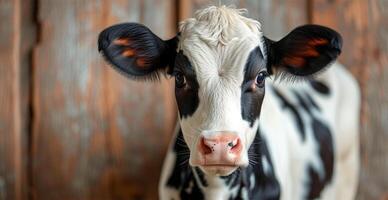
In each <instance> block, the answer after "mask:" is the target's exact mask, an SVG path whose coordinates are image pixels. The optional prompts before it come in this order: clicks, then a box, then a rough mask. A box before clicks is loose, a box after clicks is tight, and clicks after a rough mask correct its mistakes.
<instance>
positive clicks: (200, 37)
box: [178, 6, 265, 82]
mask: <svg viewBox="0 0 388 200" xmlns="http://www.w3.org/2000/svg"><path fill="white" fill-rule="evenodd" d="M244 12H245V10H244V9H234V8H230V7H226V6H220V7H216V6H212V7H208V8H206V9H203V10H199V11H197V12H196V13H195V17H194V18H189V19H187V20H184V21H183V22H181V24H180V28H179V29H180V37H179V45H178V51H180V50H182V51H183V52H184V54H185V55H186V56H187V57H188V58H189V60H190V62H191V64H192V66H193V67H194V70H195V71H196V73H197V77H198V78H199V79H208V78H212V77H215V75H217V74H218V75H221V74H222V75H226V76H227V75H230V76H233V78H234V79H236V81H238V82H240V81H242V79H243V70H244V66H245V63H246V61H247V59H248V56H249V53H250V52H251V51H252V50H253V49H254V48H256V47H257V46H259V47H260V49H261V51H262V52H263V54H265V52H264V48H263V46H264V45H263V35H262V31H261V25H260V23H259V22H258V21H256V20H253V19H249V18H247V17H244V16H243V15H242V14H243V13H244ZM264 56H265V55H264ZM200 82H201V81H200Z"/></svg>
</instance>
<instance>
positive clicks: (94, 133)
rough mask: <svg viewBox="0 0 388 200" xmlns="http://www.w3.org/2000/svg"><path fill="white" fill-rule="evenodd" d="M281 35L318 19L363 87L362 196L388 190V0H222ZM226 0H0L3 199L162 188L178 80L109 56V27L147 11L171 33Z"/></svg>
mask: <svg viewBox="0 0 388 200" xmlns="http://www.w3.org/2000/svg"><path fill="white" fill-rule="evenodd" d="M220 2H222V3H223V4H230V3H233V4H235V5H236V6H238V7H246V8H248V10H249V16H251V17H253V18H256V19H259V20H260V21H261V22H262V24H263V29H264V33H265V34H266V35H267V36H269V37H270V38H273V39H278V38H280V37H282V36H284V35H285V34H286V33H287V32H289V31H290V30H291V29H292V28H294V27H295V26H298V25H301V24H305V23H318V24H322V25H327V26H330V27H332V28H334V29H336V30H338V31H339V32H340V33H341V34H342V35H343V37H344V49H343V54H342V55H341V57H340V61H341V62H342V63H344V64H345V65H346V66H347V67H348V69H349V70H350V71H351V72H352V73H353V74H354V75H355V76H356V77H357V79H358V81H359V83H360V85H361V88H362V94H363V96H362V97H363V104H362V105H363V106H362V118H361V155H362V163H361V164H362V171H361V174H360V187H359V195H358V199H385V200H386V199H388V91H387V89H386V87H387V86H388V68H387V65H388V20H387V19H388V1H387V0H260V1H258V0H240V1H238V0H221V1H220ZM218 3H219V1H218V0H194V1H188V0H66V1H64V0H0V199H49V200H51V199H156V198H157V185H158V179H159V173H160V168H161V164H162V161H163V157H164V154H165V152H166V148H167V145H168V143H169V140H170V136H171V133H172V130H173V127H174V123H175V121H176V113H175V111H176V108H175V100H174V96H173V89H172V85H171V80H166V79H163V80H162V81H161V82H159V83H144V82H141V83H139V82H134V81H130V80H127V79H126V78H124V77H123V76H121V75H119V74H118V73H116V71H114V70H112V69H110V68H109V67H106V66H107V65H106V64H105V63H104V62H103V60H102V59H101V57H100V56H99V54H98V52H97V47H96V40H97V35H98V33H99V32H100V31H101V30H102V29H103V28H105V27H107V26H109V25H112V24H115V23H119V22H126V21H136V22H141V23H144V24H146V25H147V26H149V27H150V28H151V29H152V30H153V31H154V32H155V33H157V34H158V35H159V36H161V37H162V38H164V39H167V38H170V37H172V36H174V35H175V33H176V27H177V26H176V24H177V22H178V21H180V20H181V19H184V18H187V17H190V16H192V14H193V11H194V10H196V9H198V8H202V7H204V6H207V5H209V4H211V5H214V4H215V5H217V4H218Z"/></svg>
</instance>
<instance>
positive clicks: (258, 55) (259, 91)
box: [241, 47, 265, 127]
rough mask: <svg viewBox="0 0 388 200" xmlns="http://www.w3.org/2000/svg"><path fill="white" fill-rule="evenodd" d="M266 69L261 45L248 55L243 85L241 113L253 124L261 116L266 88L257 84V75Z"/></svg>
mask: <svg viewBox="0 0 388 200" xmlns="http://www.w3.org/2000/svg"><path fill="white" fill-rule="evenodd" d="M263 70H265V61H264V57H263V54H262V52H261V50H260V47H256V48H255V49H254V50H253V51H252V52H251V53H250V54H249V56H248V60H247V63H246V64H245V68H244V73H245V74H244V81H243V83H242V85H241V112H242V113H241V114H242V118H243V119H244V120H246V121H248V122H249V123H250V126H251V127H252V126H253V123H254V122H255V120H256V119H257V118H258V117H259V115H260V111H261V104H262V103H263V99H264V94H265V88H264V87H263V88H260V87H258V86H256V88H255V89H252V87H251V86H252V85H254V84H255V78H256V75H257V74H258V73H259V72H261V71H263Z"/></svg>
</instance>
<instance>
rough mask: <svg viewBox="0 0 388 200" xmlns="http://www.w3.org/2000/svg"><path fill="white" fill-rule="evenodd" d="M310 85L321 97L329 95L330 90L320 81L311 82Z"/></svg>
mask: <svg viewBox="0 0 388 200" xmlns="http://www.w3.org/2000/svg"><path fill="white" fill-rule="evenodd" d="M310 85H311V87H312V88H314V90H315V91H317V92H319V93H320V94H323V95H329V94H330V89H329V87H327V85H325V84H324V83H323V82H321V81H317V80H311V81H310Z"/></svg>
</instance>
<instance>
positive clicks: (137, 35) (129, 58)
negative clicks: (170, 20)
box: [98, 23, 177, 79]
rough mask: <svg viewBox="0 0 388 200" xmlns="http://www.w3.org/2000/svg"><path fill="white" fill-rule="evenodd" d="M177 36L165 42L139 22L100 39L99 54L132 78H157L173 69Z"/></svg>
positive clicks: (111, 29)
mask: <svg viewBox="0 0 388 200" xmlns="http://www.w3.org/2000/svg"><path fill="white" fill-rule="evenodd" d="M176 46H177V37H174V38H172V39H170V40H167V41H164V40H162V39H160V38H159V37H158V36H156V35H155V34H154V33H152V31H151V30H150V29H148V28H147V27H145V26H144V25H141V24H137V23H124V24H117V25H114V26H111V27H108V28H106V29H105V30H103V31H102V32H101V33H100V35H99V37H98V51H99V52H101V53H102V54H103V56H104V57H105V59H106V61H107V62H109V63H110V64H111V65H112V66H113V67H114V68H116V69H118V70H119V71H120V72H123V73H124V74H125V75H128V76H129V77H131V78H145V79H147V78H148V79H155V78H156V79H157V78H158V71H161V70H165V71H170V70H169V69H167V67H168V66H172V65H173V62H174V59H175V55H176Z"/></svg>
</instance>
